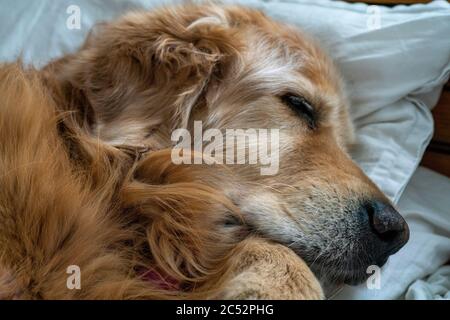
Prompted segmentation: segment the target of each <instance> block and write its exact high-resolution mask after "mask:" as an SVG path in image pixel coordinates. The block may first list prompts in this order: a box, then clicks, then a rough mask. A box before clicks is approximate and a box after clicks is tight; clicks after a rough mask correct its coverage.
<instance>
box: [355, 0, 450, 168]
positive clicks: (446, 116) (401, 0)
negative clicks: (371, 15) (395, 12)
mask: <svg viewBox="0 0 450 320" xmlns="http://www.w3.org/2000/svg"><path fill="white" fill-rule="evenodd" d="M348 2H365V3H368V4H380V5H387V6H392V5H396V4H414V3H428V2H431V0H428V1H427V0H365V1H352V0H349V1H348ZM432 113H433V118H434V123H435V132H434V135H433V139H432V141H431V143H430V146H429V147H428V148H427V150H426V152H425V156H424V158H423V160H422V163H421V165H422V166H425V167H427V168H430V169H432V170H434V171H437V172H439V173H441V174H444V175H446V176H448V177H450V81H449V82H448V83H447V85H446V86H445V87H444V89H443V91H442V95H441V98H440V100H439V102H438V104H437V106H436V107H435V108H434V109H433V112H432Z"/></svg>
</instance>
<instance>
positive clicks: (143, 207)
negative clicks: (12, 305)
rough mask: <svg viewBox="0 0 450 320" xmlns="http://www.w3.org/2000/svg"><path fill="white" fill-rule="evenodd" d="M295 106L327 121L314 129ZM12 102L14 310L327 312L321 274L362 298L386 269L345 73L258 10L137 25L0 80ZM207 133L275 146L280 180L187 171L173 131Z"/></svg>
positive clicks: (1, 196) (1, 114) (8, 165)
mask: <svg viewBox="0 0 450 320" xmlns="http://www.w3.org/2000/svg"><path fill="white" fill-rule="evenodd" d="M286 92H293V93H297V94H298V95H302V96H304V97H306V98H307V99H308V100H309V101H310V102H311V103H312V104H313V105H314V107H315V109H316V113H317V117H318V119H317V124H316V127H315V128H314V130H312V129H311V128H308V126H307V124H306V123H305V121H303V119H301V118H300V117H298V116H297V115H296V114H295V113H294V112H293V111H292V110H290V109H289V108H288V107H287V106H286V105H284V104H283V102H282V100H281V99H280V98H279V96H280V95H282V94H284V93H286ZM0 96H1V97H2V99H1V102H0V297H2V298H33V299H34V298H43V299H66V298H84V299H92V298H94V299H96V298H112V299H123V298H127V299H132V298H305V299H318V298H322V297H323V292H322V289H321V287H320V285H319V282H318V280H317V279H316V277H315V276H314V275H313V273H312V272H315V273H316V275H317V276H318V277H319V278H320V280H321V281H324V282H332V283H342V282H352V281H361V279H362V277H364V276H365V266H366V265H368V264H370V263H371V262H372V261H373V257H371V255H370V253H366V252H365V249H364V248H362V247H361V245H360V244H359V242H358V235H357V233H358V230H360V229H361V228H365V227H364V226H361V225H360V224H359V222H358V220H357V219H356V218H355V217H354V215H353V213H354V211H356V210H357V207H358V205H359V204H360V203H361V202H363V201H365V200H367V199H373V198H376V199H383V200H385V201H387V200H386V199H385V198H384V196H383V195H382V193H381V192H380V191H379V190H378V189H377V188H376V187H375V185H374V184H373V183H372V182H371V181H370V180H369V179H368V178H367V177H366V176H365V175H364V174H363V173H362V171H361V170H360V169H359V168H358V167H357V166H356V165H355V164H354V163H353V162H352V161H351V160H350V158H349V157H348V155H347V153H346V148H347V146H348V145H349V144H350V143H351V142H352V139H353V133H352V126H351V122H350V120H349V116H348V109H347V102H346V99H345V95H344V92H343V88H342V84H341V81H340V79H339V76H338V73H337V72H336V70H335V68H334V66H333V64H332V62H331V61H329V59H328V58H327V56H326V55H325V54H324V53H323V52H322V51H321V50H320V49H319V47H318V46H317V45H316V44H315V43H314V41H312V40H311V39H309V38H308V37H306V36H305V35H303V34H301V33H300V32H299V31H298V30H296V29H294V28H291V27H289V26H285V25H283V24H279V23H277V22H274V21H272V20H270V19H268V18H266V17H265V16H264V15H263V14H262V13H260V12H258V11H255V10H251V9H246V8H242V7H236V6H228V7H225V6H216V5H185V6H179V7H169V8H163V9H159V10H156V11H153V12H143V13H142V12H140V13H130V14H128V15H126V16H125V17H123V18H122V19H120V20H118V21H116V22H113V23H108V24H103V25H99V26H98V27H97V28H95V29H94V30H93V31H92V32H91V34H90V36H89V37H88V39H87V40H86V43H85V44H84V46H83V47H82V48H81V49H80V50H79V51H78V52H76V53H74V54H71V55H67V56H65V57H63V58H61V59H59V60H56V61H53V62H52V63H50V64H49V65H48V66H46V67H45V68H44V69H43V70H40V71H34V70H30V69H27V70H23V69H22V67H21V66H20V65H5V66H2V67H1V69H0ZM194 120H202V121H203V123H204V125H205V127H206V129H207V128H218V129H225V128H250V127H252V128H278V129H280V170H279V173H278V174H277V175H275V176H261V175H260V174H259V170H258V169H259V168H258V166H255V165H252V166H250V165H245V166H242V165H241V166H229V167H226V166H218V165H216V166H206V165H191V166H188V165H179V166H177V165H174V164H173V163H172V162H171V158H170V155H171V152H170V149H171V147H172V142H171V141H170V135H171V132H172V131H173V130H174V129H176V128H188V129H190V130H192V126H193V121H194ZM272 241H273V242H272ZM277 243H278V244H277ZM288 247H289V248H288ZM300 257H301V258H300ZM304 261H305V262H306V263H307V264H309V267H308V266H307V265H306V263H305V262H304ZM70 265H77V266H79V267H80V269H81V275H82V281H81V283H82V288H81V290H68V288H67V287H66V279H67V277H68V275H67V273H66V270H67V267H68V266H70ZM311 270H312V271H311ZM149 273H150V274H151V275H152V276H151V277H152V279H153V280H149V279H148V274H149ZM155 274H160V275H161V276H160V278H159V279H158V280H157V281H155V279H154V278H155V276H154V275H155ZM162 282H164V283H163V285H162Z"/></svg>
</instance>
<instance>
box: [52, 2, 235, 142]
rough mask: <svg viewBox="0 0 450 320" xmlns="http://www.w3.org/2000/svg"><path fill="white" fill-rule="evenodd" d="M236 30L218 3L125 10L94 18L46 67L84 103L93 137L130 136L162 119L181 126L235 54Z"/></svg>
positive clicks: (128, 138) (118, 138)
mask: <svg viewBox="0 0 450 320" xmlns="http://www.w3.org/2000/svg"><path fill="white" fill-rule="evenodd" d="M238 38H239V37H238V34H237V33H235V31H234V29H233V28H232V27H230V26H229V25H228V21H227V17H226V16H225V14H224V12H223V9H221V8H219V7H214V6H205V7H204V10H200V9H199V8H196V7H193V8H192V10H186V8H184V9H182V10H181V9H177V8H175V9H173V8H171V9H160V10H159V11H158V10H157V11H155V12H150V13H149V12H146V13H131V14H128V15H126V16H125V17H124V18H122V19H121V20H119V21H118V22H115V23H110V24H104V25H102V26H101V27H100V28H99V30H98V31H97V32H95V33H93V34H92V35H91V36H90V37H89V39H88V40H87V42H86V43H85V45H84V46H83V47H82V49H81V50H80V51H79V52H78V53H77V54H74V55H73V56H71V57H70V58H68V59H65V61H64V62H63V63H62V66H59V67H58V68H57V69H54V70H55V71H56V73H57V77H58V81H59V82H60V83H62V84H63V86H64V88H65V90H66V91H67V90H69V91H70V92H71V93H74V92H75V93H76V94H78V95H79V94H82V95H83V96H84V97H83V99H82V100H81V101H84V102H86V101H87V102H88V103H89V105H90V110H92V112H93V113H94V116H93V118H94V119H95V121H94V125H93V129H94V130H96V131H97V132H96V133H97V134H98V135H99V136H100V138H102V139H103V140H106V141H109V142H110V143H112V144H116V143H119V144H121V143H124V142H126V143H127V144H133V143H136V142H138V141H141V140H142V138H143V137H145V136H146V135H148V134H149V133H150V132H151V131H153V130H155V128H156V127H157V126H159V125H160V124H162V123H165V124H168V127H169V129H175V128H180V127H186V126H187V124H188V121H189V115H190V114H191V111H192V109H193V108H194V106H195V105H197V104H198V103H200V100H201V98H202V95H203V93H204V92H205V90H206V87H207V86H208V84H209V83H210V82H211V81H213V80H214V79H216V78H220V77H221V73H222V72H223V70H225V69H226V68H225V66H226V65H227V64H228V63H229V62H230V61H232V59H233V58H234V57H236V56H237V55H238V52H239V46H240V45H239V40H238ZM74 89H75V90H74ZM69 98H70V99H71V100H73V97H70V94H69ZM77 99H78V100H79V97H78V98H77ZM91 118H92V117H91Z"/></svg>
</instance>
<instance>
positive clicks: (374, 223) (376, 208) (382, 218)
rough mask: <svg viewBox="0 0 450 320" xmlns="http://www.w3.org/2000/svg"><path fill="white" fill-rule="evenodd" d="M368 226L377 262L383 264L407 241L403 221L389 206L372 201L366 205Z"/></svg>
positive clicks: (404, 222) (406, 225)
mask: <svg viewBox="0 0 450 320" xmlns="http://www.w3.org/2000/svg"><path fill="white" fill-rule="evenodd" d="M366 211H367V213H368V215H369V217H368V218H369V224H370V228H371V233H372V234H373V235H375V236H372V238H374V243H373V245H374V247H375V248H374V249H375V251H376V257H377V262H378V263H379V264H384V262H385V261H386V260H387V258H388V257H389V256H390V255H391V254H393V253H395V252H397V251H398V250H400V248H401V247H403V246H404V245H405V243H406V242H407V241H408V239H409V228H408V224H407V223H406V221H405V219H403V217H402V216H401V215H400V214H399V213H398V212H397V210H395V209H394V207H392V206H391V205H390V204H387V203H383V202H380V201H374V202H371V203H370V204H367V205H366Z"/></svg>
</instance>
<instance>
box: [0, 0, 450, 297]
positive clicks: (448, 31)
mask: <svg viewBox="0 0 450 320" xmlns="http://www.w3.org/2000/svg"><path fill="white" fill-rule="evenodd" d="M238 1H239V2H241V3H246V4H249V5H252V6H256V7H259V8H261V9H263V10H264V11H265V12H266V13H267V14H269V15H271V16H273V17H274V18H276V19H279V20H283V21H286V22H289V23H293V24H296V25H298V26H300V27H302V28H303V29H305V30H306V31H307V32H309V33H311V34H313V35H315V36H316V37H318V38H319V39H320V40H321V42H322V44H323V45H324V47H325V48H326V49H327V50H328V51H329V52H330V54H331V55H332V57H333V58H334V59H335V60H336V63H337V65H338V66H339V68H340V69H341V70H342V72H343V76H344V79H345V80H346V81H347V83H348V88H349V92H350V100H351V110H352V116H353V118H354V120H355V123H356V127H357V137H358V140H359V144H358V148H356V149H355V152H354V153H353V155H352V156H353V157H354V158H355V160H356V161H357V162H358V163H359V164H360V165H361V167H362V168H363V170H365V172H366V173H367V174H368V175H369V176H370V177H371V178H372V179H373V180H374V181H375V182H376V183H377V184H378V185H379V186H380V188H381V189H382V190H383V191H384V192H385V193H386V194H387V195H388V196H389V197H390V198H391V199H392V200H393V201H394V202H398V201H399V199H400V202H399V207H400V209H401V212H402V213H403V214H404V215H405V216H406V217H407V219H408V221H409V222H410V225H411V229H412V232H411V241H410V242H409V243H408V245H407V246H406V247H405V248H404V249H402V250H401V251H400V252H399V253H398V254H397V255H395V256H393V257H392V258H391V259H390V261H389V263H388V266H387V267H386V268H384V269H383V278H382V279H383V280H382V289H381V290H368V289H367V288H365V287H364V286H360V287H358V288H346V289H345V290H343V291H342V292H341V293H340V294H339V295H338V296H337V298H360V299H366V298H367V299H370V298H400V297H403V295H404V293H405V291H406V290H407V288H408V286H409V285H410V284H411V283H412V282H413V281H415V280H418V279H421V278H423V277H425V276H426V275H429V274H431V273H432V272H434V271H436V269H437V268H438V267H439V266H440V265H442V264H444V263H445V262H446V261H447V260H448V259H449V257H450V253H449V252H450V240H449V238H450V224H449V221H450V211H449V208H450V198H448V197H445V192H447V195H449V194H450V182H449V181H448V180H447V179H446V178H443V177H440V176H437V175H435V174H433V173H430V172H428V171H427V170H425V169H419V170H418V171H417V173H416V174H415V176H414V178H413V179H412V181H411V182H410V184H409V186H408V188H407V191H406V192H405V193H404V194H403V196H402V193H403V191H404V189H405V187H406V185H407V183H408V181H409V180H410V178H411V175H412V174H413V172H414V171H415V169H416V167H417V165H418V163H419V162H420V159H421V157H422V154H423V152H424V150H425V147H426V146H427V144H428V142H429V140H430V138H431V135H432V117H431V114H430V111H429V109H430V108H432V107H433V106H434V104H435V103H436V99H437V97H438V96H439V93H440V90H441V87H442V84H443V83H445V82H446V80H447V79H448V76H449V73H450V41H449V39H448V37H449V35H450V4H448V3H446V2H445V1H436V2H433V3H431V4H428V5H415V6H412V7H405V6H398V7H395V8H391V9H388V8H379V7H378V9H376V10H374V9H373V7H370V8H369V7H368V6H367V5H364V4H352V5H350V4H347V3H342V2H338V1H336V2H331V1H327V0H321V1H316V0H314V1H312V0H280V1H270V0H238ZM0 2H1V3H0V39H2V42H1V44H0V61H11V60H14V59H16V58H17V57H18V56H19V55H21V56H22V59H23V60H24V61H25V62H26V63H30V62H32V63H33V64H35V65H37V66H41V65H43V64H45V63H46V62H47V61H48V60H49V59H51V58H54V57H57V56H60V55H62V54H64V53H67V52H71V51H73V50H75V49H76V48H77V47H78V46H79V45H80V44H81V43H82V41H83V39H84V37H85V35H86V34H87V32H88V30H89V29H90V27H91V26H92V25H94V24H95V23H96V22H98V21H101V20H110V19H112V18H114V17H116V16H118V15H120V14H121V13H123V12H125V11H127V10H128V9H132V8H141V7H145V8H149V7H153V6H155V5H159V4H161V3H167V2H168V1H164V0H107V1H101V0H96V1H93V0H59V1H50V0H36V1H27V0H15V1H7V0H0ZM71 5H76V6H78V7H79V8H80V10H81V29H79V30H78V29H68V28H67V26H66V22H67V19H68V17H69V14H68V13H67V8H69V6H71ZM374 14H375V15H378V16H375V18H377V17H378V18H379V24H377V23H375V25H370V23H371V22H370V21H371V19H372V18H374V16H373V15H374ZM372 22H373V21H372ZM375 22H376V21H375ZM438 186H439V187H438ZM444 190H446V191H444ZM401 196H402V197H401ZM444 274H445V273H444ZM421 285H422V286H421ZM425 287H426V286H423V283H422V284H420V285H416V286H415V287H414V288H413V289H411V290H410V291H408V292H409V295H408V297H409V298H414V297H424V296H427V295H425V294H424V295H421V294H419V293H417V290H420V288H425ZM429 292H433V291H432V290H431V291H429ZM428 297H429V295H428Z"/></svg>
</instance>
